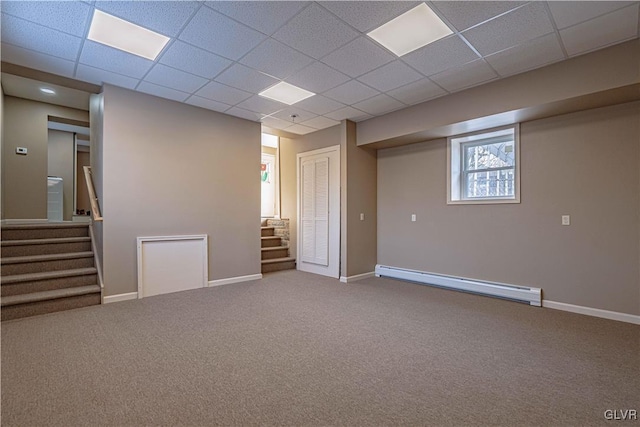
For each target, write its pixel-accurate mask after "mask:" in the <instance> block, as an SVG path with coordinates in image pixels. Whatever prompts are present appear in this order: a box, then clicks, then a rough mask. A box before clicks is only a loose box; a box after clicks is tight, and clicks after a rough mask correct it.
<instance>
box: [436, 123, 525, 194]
mask: <svg viewBox="0 0 640 427" xmlns="http://www.w3.org/2000/svg"><path fill="white" fill-rule="evenodd" d="M509 130H513V136H514V150H515V153H514V157H515V168H514V172H513V173H514V191H513V192H514V195H513V197H511V196H509V197H482V198H477V197H473V198H468V197H466V196H465V194H464V193H465V191H464V179H463V171H464V166H463V164H462V162H463V161H464V156H463V154H462V150H463V147H464V146H466V145H469V144H473V143H474V141H481V140H486V139H488V138H492V137H499V136H501V135H504V134H505V133H506V131H509ZM500 203H520V125H519V124H518V123H516V124H513V125H509V126H501V127H497V128H492V129H486V130H481V131H477V132H471V133H466V134H461V135H455V136H450V137H449V138H447V204H448V205H486V204H500Z"/></svg>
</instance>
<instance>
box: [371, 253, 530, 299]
mask: <svg viewBox="0 0 640 427" xmlns="http://www.w3.org/2000/svg"><path fill="white" fill-rule="evenodd" d="M376 276H377V277H389V278H391V279H400V280H407V281H409V282H416V283H420V284H423V285H429V286H437V287H441V288H447V289H455V290H458V291H463V292H471V293H474V294H480V295H487V296H492V297H497V298H504V299H509V300H513V301H518V302H524V303H527V304H530V305H535V306H538V307H541V306H542V289H540V288H529V287H526V286H515V285H506V284H504V283H495V282H484V281H480V280H472V279H465V278H462V277H454V276H443V275H441V274H435V273H428V272H425V271H416V270H407V269H404V268H396V267H389V266H386V265H380V264H378V265H376Z"/></svg>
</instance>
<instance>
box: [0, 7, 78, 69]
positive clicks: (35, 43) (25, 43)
mask: <svg viewBox="0 0 640 427" xmlns="http://www.w3.org/2000/svg"><path fill="white" fill-rule="evenodd" d="M1 38H2V42H3V43H9V44H12V45H14V46H18V47H22V48H25V49H30V50H35V51H36V52H40V53H44V54H46V55H52V56H57V57H58V58H62V59H69V60H72V61H75V60H76V58H77V57H78V51H79V50H80V43H81V41H82V39H80V38H79V37H75V36H72V35H70V34H66V33H62V32H60V31H56V30H52V29H51V28H47V27H43V26H42V25H38V24H34V23H32V22H29V21H25V20H24V19H21V18H16V17H13V16H11V15H7V14H5V13H3V14H2V33H1Z"/></svg>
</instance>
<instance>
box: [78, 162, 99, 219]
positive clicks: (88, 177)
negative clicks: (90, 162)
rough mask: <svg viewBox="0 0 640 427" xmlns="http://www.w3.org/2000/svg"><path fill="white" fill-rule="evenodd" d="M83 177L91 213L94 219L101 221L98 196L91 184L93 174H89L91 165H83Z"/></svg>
mask: <svg viewBox="0 0 640 427" xmlns="http://www.w3.org/2000/svg"><path fill="white" fill-rule="evenodd" d="M82 168H83V169H84V179H85V181H86V182H87V190H89V201H90V202H91V215H92V216H93V220H94V221H102V214H101V213H100V205H99V204H98V197H97V196H96V190H95V187H94V186H93V175H92V174H91V166H83V167H82Z"/></svg>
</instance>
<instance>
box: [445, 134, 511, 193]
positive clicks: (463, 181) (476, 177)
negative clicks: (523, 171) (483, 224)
mask: <svg viewBox="0 0 640 427" xmlns="http://www.w3.org/2000/svg"><path fill="white" fill-rule="evenodd" d="M519 133H520V132H519V126H518V125H517V124H516V125H512V126H508V127H502V128H495V129H490V130H485V131H481V132H474V133H470V134H465V135H458V136H453V137H449V138H448V141H447V169H448V171H447V172H448V173H447V203H448V204H486V203H520V139H519Z"/></svg>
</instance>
